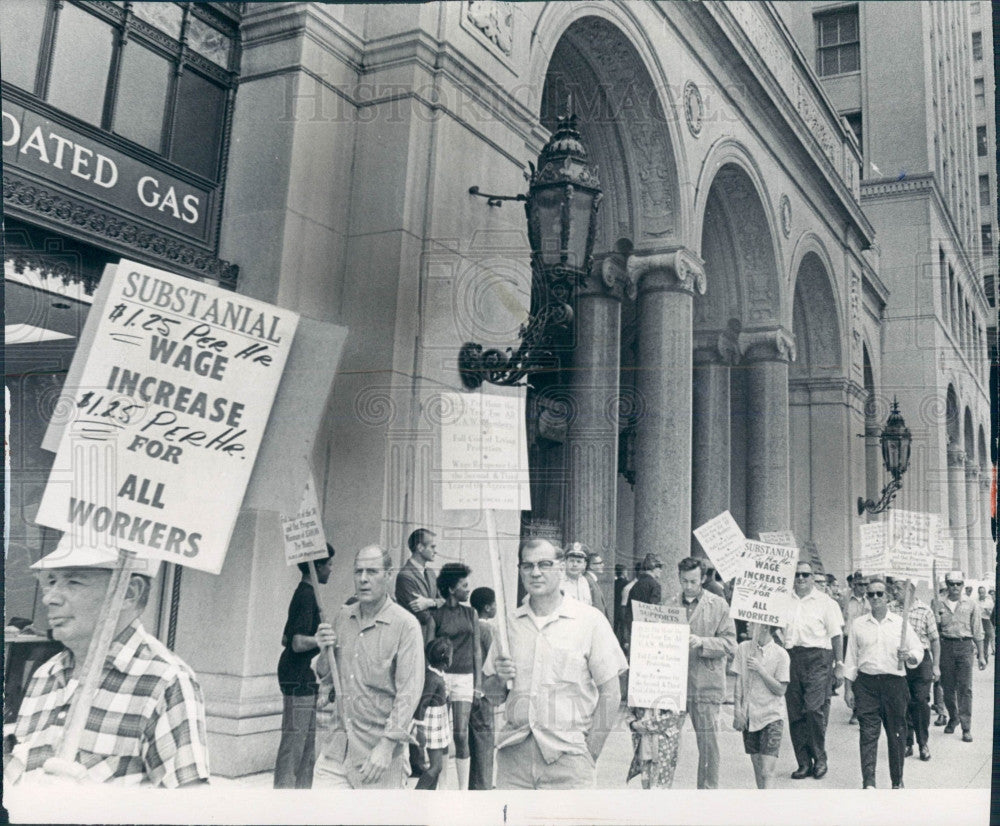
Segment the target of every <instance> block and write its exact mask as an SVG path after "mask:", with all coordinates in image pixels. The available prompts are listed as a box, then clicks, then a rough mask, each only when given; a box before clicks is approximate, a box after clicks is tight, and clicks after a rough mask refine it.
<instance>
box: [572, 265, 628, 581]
mask: <svg viewBox="0 0 1000 826" xmlns="http://www.w3.org/2000/svg"><path fill="white" fill-rule="evenodd" d="M624 284H625V257H624V256H623V255H621V254H619V253H609V254H607V255H603V256H595V259H594V264H593V266H592V267H591V270H590V273H589V274H588V276H587V277H586V278H585V279H584V281H583V283H582V284H581V285H580V286H579V287H577V291H576V304H575V308H576V309H575V321H576V336H575V342H574V350H573V369H572V370H571V371H570V375H571V378H570V388H571V393H572V399H573V408H574V415H573V418H572V420H571V421H570V424H569V431H568V433H567V437H566V463H567V469H568V471H569V474H568V480H567V482H568V484H567V490H566V498H565V515H564V519H563V534H564V536H565V540H566V542H582V543H584V544H585V545H587V546H589V548H590V549H591V550H592V551H600V553H601V554H603V556H604V563H605V564H604V568H605V571H611V572H613V571H614V569H615V568H614V566H615V545H616V544H617V543H616V540H617V508H618V505H617V491H618V402H619V390H618V388H619V381H618V376H619V370H620V352H619V350H620V347H621V300H622V293H623V291H624ZM609 583H610V579H609V580H608V583H604V582H602V583H601V584H602V586H604V587H605V590H608V589H609V588H610V585H609ZM605 596H606V597H608V598H609V599H610V596H611V594H610V591H609V592H608V593H607V594H605Z"/></svg>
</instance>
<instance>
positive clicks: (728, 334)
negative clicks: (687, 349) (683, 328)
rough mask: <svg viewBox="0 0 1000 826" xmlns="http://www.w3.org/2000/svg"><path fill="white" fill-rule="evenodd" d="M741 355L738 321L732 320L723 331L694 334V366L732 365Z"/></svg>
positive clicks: (703, 331) (705, 331) (704, 331)
mask: <svg viewBox="0 0 1000 826" xmlns="http://www.w3.org/2000/svg"><path fill="white" fill-rule="evenodd" d="M742 355H743V350H742V348H741V347H740V322H739V319H735V318H734V319H732V320H731V321H730V322H729V327H728V328H726V329H725V330H721V331H720V330H702V331H699V332H696V333H695V334H694V363H695V364H725V365H733V364H736V363H737V362H738V361H739V360H740V358H741V356H742Z"/></svg>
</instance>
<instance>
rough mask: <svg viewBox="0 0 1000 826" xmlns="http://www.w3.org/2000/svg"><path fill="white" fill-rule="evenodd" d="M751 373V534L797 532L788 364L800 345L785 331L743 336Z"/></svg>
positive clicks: (748, 409)
mask: <svg viewBox="0 0 1000 826" xmlns="http://www.w3.org/2000/svg"><path fill="white" fill-rule="evenodd" d="M740 344H741V346H742V348H743V362H744V364H745V365H746V367H745V369H746V371H747V519H746V534H747V536H748V537H750V538H756V537H757V534H758V533H760V532H761V531H782V530H788V529H789V528H790V527H791V513H790V506H789V481H788V442H789V437H788V364H789V362H790V361H792V360H794V358H795V340H794V338H793V337H792V335H791V334H790V333H788V332H787V331H785V330H782V329H776V330H759V331H754V332H751V333H743V334H741V336H740Z"/></svg>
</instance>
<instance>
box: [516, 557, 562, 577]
mask: <svg viewBox="0 0 1000 826" xmlns="http://www.w3.org/2000/svg"><path fill="white" fill-rule="evenodd" d="M555 564H556V561H555V560H554V559H542V560H539V561H538V562H520V563H518V566H517V567H518V568H519V569H520V570H522V571H523V572H524V573H526V574H530V573H531V572H532V571H533V570H535V568H538V570H539V571H541V572H542V573H543V574H544V573H546V572H548V571H551V570H552V568H553V566H554V565H555Z"/></svg>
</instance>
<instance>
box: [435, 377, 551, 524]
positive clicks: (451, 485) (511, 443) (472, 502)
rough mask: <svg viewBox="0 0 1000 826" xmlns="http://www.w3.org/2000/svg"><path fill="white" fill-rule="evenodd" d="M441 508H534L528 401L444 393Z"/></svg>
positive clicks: (442, 404)
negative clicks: (532, 505) (526, 426)
mask: <svg viewBox="0 0 1000 826" xmlns="http://www.w3.org/2000/svg"><path fill="white" fill-rule="evenodd" d="M441 410H442V422H441V477H440V478H441V507H442V508H444V509H445V510H483V509H486V508H491V509H494V510H516V511H521V510H531V490H530V486H529V484H528V443H527V438H526V435H525V423H524V397H523V396H496V395H488V394H485V393H444V394H442V399H441Z"/></svg>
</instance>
